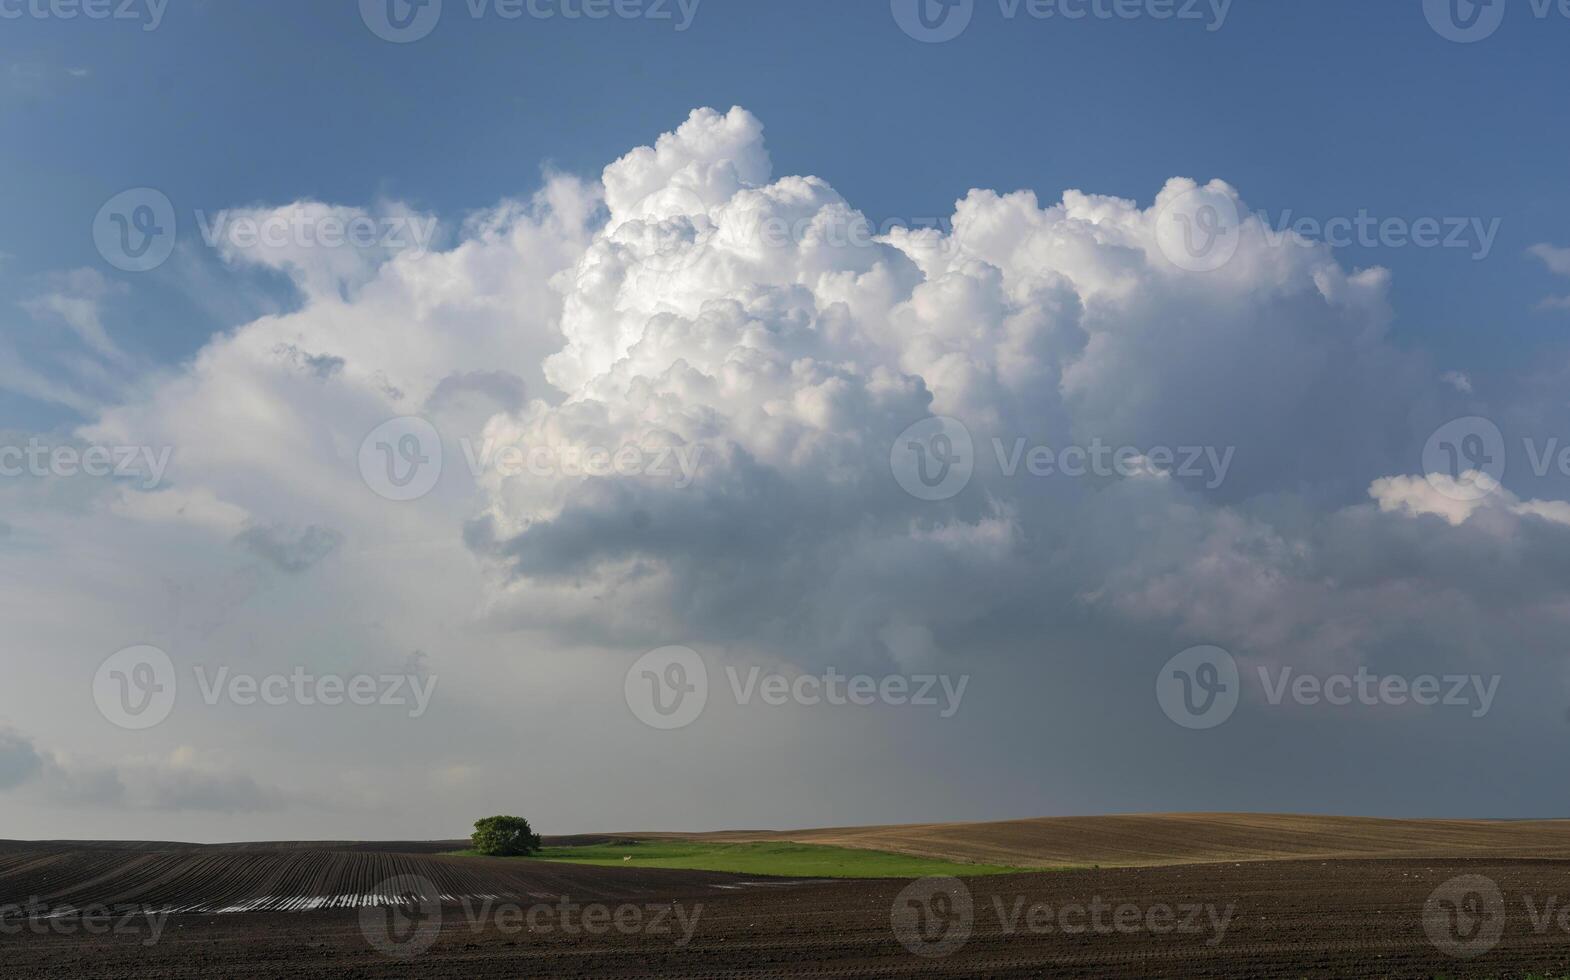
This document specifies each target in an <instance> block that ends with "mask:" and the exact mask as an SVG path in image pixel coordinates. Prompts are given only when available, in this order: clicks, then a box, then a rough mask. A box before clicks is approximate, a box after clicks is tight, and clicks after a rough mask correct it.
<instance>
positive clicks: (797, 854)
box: [458, 841, 1040, 878]
mask: <svg viewBox="0 0 1570 980" xmlns="http://www.w3.org/2000/svg"><path fill="white" fill-rule="evenodd" d="M458 853H460V854H472V852H470V851H460V852H458ZM534 859H536V860H541V861H561V862H565V863H568V864H595V865H600V866H602V867H607V868H682V869H685V870H689V871H729V872H734V873H736V874H746V875H774V876H778V877H786V878H924V877H926V876H928V875H949V876H953V877H959V876H968V875H999V874H1018V873H1020V872H1022V871H1026V870H1032V869H1026V868H1010V867H1005V866H1003V865H996V864H963V863H961V862H958V861H943V860H939V859H936V858H924V857H913V856H911V855H907V854H890V853H888V852H887V851H863V850H859V849H856V848H849V847H827V846H824V845H821V844H790V843H784V842H767V843H749V844H711V843H707V842H695V841H636V842H631V843H624V844H591V845H586V846H583V847H547V848H545V849H544V850H542V851H540V852H539V853H538V854H536V855H534ZM1034 870H1040V869H1039V868H1038V869H1034Z"/></svg>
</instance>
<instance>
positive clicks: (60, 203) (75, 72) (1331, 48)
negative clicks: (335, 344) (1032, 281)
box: [0, 0, 1570, 423]
mask: <svg viewBox="0 0 1570 980" xmlns="http://www.w3.org/2000/svg"><path fill="white" fill-rule="evenodd" d="M1510 2H1511V6H1512V7H1513V8H1516V9H1514V10H1513V11H1512V13H1513V17H1512V18H1509V19H1507V20H1506V22H1505V24H1504V26H1503V27H1502V28H1501V29H1500V31H1499V32H1498V33H1497V34H1496V35H1494V36H1493V37H1491V38H1489V39H1487V40H1486V41H1484V42H1481V43H1476V44H1456V43H1452V42H1450V41H1447V40H1445V39H1443V38H1441V37H1440V36H1438V35H1437V34H1436V33H1435V32H1434V31H1432V30H1431V29H1430V28H1429V26H1428V23H1427V21H1425V19H1424V16H1423V11H1422V9H1421V7H1420V5H1419V4H1417V3H1379V4H1370V3H1318V4H1301V3H1300V4H1264V3H1258V4H1241V3H1240V4H1236V5H1235V6H1233V7H1231V8H1230V9H1229V10H1228V11H1227V15H1226V17H1225V19H1224V21H1223V22H1222V25H1221V27H1220V29H1218V30H1214V31H1211V30H1209V29H1208V27H1209V24H1210V23H1212V22H1213V21H1214V18H1213V17H1211V18H1210V19H1208V20H1195V21H1177V20H1173V21H1157V20H1153V19H1148V18H1146V19H1139V20H1119V19H1095V18H1087V19H1084V20H1079V21H1065V20H1063V19H1061V18H1060V19H1057V20H1035V19H1031V18H1030V17H1028V16H1026V15H1025V14H1024V13H1023V11H1021V12H1020V13H1019V14H1018V15H1017V16H1016V17H1015V18H1014V19H1013V20H1008V19H1006V18H1005V17H1004V16H1003V14H1002V12H1001V11H1002V8H1001V7H1000V6H999V5H998V3H997V2H996V0H984V2H982V3H980V5H979V7H978V8H977V10H976V12H975V14H974V16H973V20H972V21H971V24H970V27H969V29H968V30H967V31H966V32H965V33H964V34H963V35H961V36H960V37H959V38H958V39H956V40H954V41H951V42H948V43H942V44H921V43H917V42H916V41H913V40H912V39H910V38H909V37H907V36H906V35H905V34H903V33H902V32H901V31H900V30H899V29H898V28H897V26H896V24H895V20H894V18H893V16H892V15H891V12H890V10H889V9H888V7H887V5H886V4H884V3H881V2H875V0H858V2H854V3H846V2H840V0H791V2H767V3H759V2H753V3H734V2H731V3H726V2H721V0H707V2H705V3H702V4H701V5H700V6H699V7H698V8H697V10H696V13H695V15H694V16H693V17H692V22H691V24H690V27H689V29H688V30H686V31H677V30H675V29H674V26H675V23H676V22H675V21H674V20H671V21H649V20H635V21H626V20H620V19H616V18H614V17H613V18H610V19H607V20H603V21H589V20H576V21H568V20H564V19H555V20H550V21H541V20H534V19H530V18H523V19H519V20H503V19H500V18H498V17H497V16H495V14H494V13H491V14H489V15H487V16H485V17H483V18H481V19H479V20H475V19H474V18H472V17H471V16H470V15H469V9H468V8H467V7H466V6H465V4H464V3H463V2H455V0H448V3H447V7H448V9H447V10H446V11H445V12H444V15H443V18H442V20H441V22H440V24H439V26H438V27H437V28H436V30H435V31H434V32H433V33H432V34H431V35H430V36H428V37H426V38H425V39H423V40H420V41H418V42H416V43H412V44H390V43H386V42H383V41H381V40H380V39H378V38H377V37H375V36H373V35H372V33H371V32H370V31H369V30H368V29H367V27H366V26H365V24H364V23H363V22H362V20H361V18H360V16H359V12H358V10H357V9H356V8H355V5H354V4H353V3H349V2H345V3H336V2H334V3H310V2H298V0H285V2H280V3H255V2H245V3H204V2H183V0H174V2H173V3H172V4H171V6H170V7H169V8H168V9H167V10H166V11H165V12H164V14H163V19H162V22H161V23H160V24H159V26H158V29H157V30H154V31H145V30H143V29H142V28H143V25H144V24H145V23H146V21H145V20H144V21H143V22H135V21H129V22H126V21H117V20H106V21H88V20H84V19H74V20H49V19H44V20H36V19H22V20H18V21H13V22H10V23H9V25H8V29H7V30H6V31H5V32H4V33H3V35H0V57H3V59H4V62H5V64H6V66H7V71H8V77H7V78H6V79H5V86H6V87H5V88H4V89H3V90H0V126H3V127H4V130H5V132H6V133H7V134H8V138H7V139H5V140H4V142H3V145H0V166H3V168H4V172H5V173H6V174H7V175H8V176H9V177H10V179H9V180H7V181H6V182H5V184H4V187H3V189H0V195H3V197H0V205H3V207H4V213H6V214H7V215H9V216H10V220H8V221H7V222H5V225H4V228H3V229H0V250H3V251H5V252H7V253H9V254H10V256H11V257H10V258H9V259H8V260H7V261H6V263H5V264H4V265H3V266H0V298H3V299H4V300H6V301H8V303H7V305H9V304H10V303H14V302H16V301H18V300H20V299H22V298H23V297H25V296H26V295H27V294H28V293H29V291H30V290H33V289H35V288H36V278H37V277H38V276H39V275H41V274H43V273H46V272H48V271H49V270H55V269H62V268H72V267H78V266H99V267H102V268H104V270H105V271H106V272H108V273H110V274H112V275H113V276H114V277H115V278H116V279H119V280H123V281H125V282H127V283H128V284H129V285H130V286H131V289H132V292H131V294H130V295H129V296H126V297H124V298H123V299H122V301H121V304H120V308H119V309H117V310H116V312H115V314H114V317H113V320H112V323H111V330H112V332H113V333H114V335H115V336H116V337H117V338H118V339H120V340H121V342H122V343H123V344H124V345H125V346H126V347H127V348H128V349H131V350H134V351H137V352H143V353H145V354H146V355H147V356H148V357H150V358H152V359H154V360H159V361H169V360H177V359H179V358H181V357H185V356H188V355H190V354H191V353H192V352H194V350H195V349H196V348H197V347H198V346H200V344H201V343H202V342H203V341H204V340H205V339H206V337H207V336H208V335H210V334H211V333H212V332H214V331H215V330H220V329H224V328H226V327H229V326H233V323H226V322H223V321H224V319H225V315H224V312H220V311H213V310H208V309H203V308H202V307H201V306H199V305H196V304H193V303H192V302H191V301H190V299H189V297H187V296H184V295H182V291H181V290H178V289H175V288H173V287H172V286H171V285H170V284H169V282H168V280H167V279H164V280H163V281H159V279H158V277H152V276H149V277H139V276H124V275H123V274H119V273H115V270H113V269H109V268H108V267H107V266H104V265H103V263H102V262H101V261H100V260H99V259H98V257H97V255H96V254H95V253H94V252H93V248H92V241H91V239H90V236H89V235H88V234H87V233H86V232H85V229H87V228H88V227H89V226H90V223H91V220H92V217H93V214H94V212H95V211H96V210H97V206H98V205H99V204H100V203H102V202H103V201H104V200H106V199H107V198H108V197H110V196H111V195H113V194H115V193H117V192H118V191H120V190H123V189H125V188H127V187H135V186H144V185H145V186H151V187H156V188H158V189H160V190H163V191H164V192H165V193H166V194H168V195H169V197H170V198H171V199H172V200H173V201H174V202H175V203H176V205H177V208H178V209H179V211H180V213H181V215H182V218H183V220H184V222H185V224H187V225H190V224H191V220H190V215H191V212H192V210H193V209H197V208H203V209H207V210H209V211H214V210H217V209H220V208H223V207H232V206H237V205H246V204H259V203H270V204H277V203H284V202H288V201H293V200H298V199H303V198H314V199H319V200H325V201H331V202H338V203H356V204H361V203H368V202H370V201H372V200H374V199H375V198H377V197H378V196H392V197H397V198H400V199H403V200H406V201H408V202H410V203H412V204H414V205H416V206H418V207H422V208H427V209H431V210H433V211H436V212H438V213H440V214H442V215H444V216H447V217H456V216H459V215H461V214H462V213H464V212H466V211H468V210H470V209H474V208H480V207H484V206H488V205H489V204H491V203H493V202H494V201H496V200H498V199H500V198H502V197H505V196H508V195H518V194H526V193H528V192H530V191H532V190H533V189H534V188H535V187H537V186H538V185H539V183H540V171H541V168H542V167H544V166H553V167H557V168H561V169H563V170H567V171H569V172H575V173H590V174H592V173H593V172H595V171H596V170H597V168H598V167H599V166H602V165H603V163H604V161H605V160H607V159H609V158H611V157H613V156H615V155H616V153H617V152H618V148H620V147H623V146H624V145H626V144H627V143H628V142H629V140H630V139H635V138H643V134H646V133H648V132H650V131H651V130H653V129H658V128H661V127H664V126H667V125H669V123H668V121H669V120H674V119H679V118H680V117H681V116H682V115H683V114H684V113H685V112H686V111H687V110H688V109H690V108H691V107H693V106H695V105H714V106H721V107H724V106H729V105H733V104H737V105H744V106H747V107H748V108H749V109H750V110H751V111H753V112H754V113H755V114H757V115H758V116H759V117H760V118H761V119H763V120H764V122H765V124H766V125H767V127H768V132H769V137H770V142H771V144H772V146H773V148H774V156H775V164H776V171H777V172H778V173H813V174H816V175H818V176H821V177H823V178H825V179H826V180H828V181H829V182H830V183H832V184H833V185H834V186H835V187H836V188H837V189H839V190H840V191H841V193H843V194H845V195H846V196H847V197H848V198H849V199H851V200H852V201H854V202H856V203H857V204H858V206H859V207H860V208H861V209H862V210H864V211H865V212H866V213H867V214H868V215H869V216H872V217H875V218H880V219H881V218H882V217H885V216H887V217H905V218H918V217H925V216H931V215H946V214H948V213H949V210H950V208H951V205H952V202H953V201H954V199H956V198H958V197H959V196H961V195H963V194H964V192H965V191H967V190H968V189H970V188H971V187H991V188H996V189H999V190H1009V189H1016V188H1030V189H1033V190H1036V191H1037V192H1038V193H1039V194H1040V195H1041V197H1042V199H1043V200H1055V199H1056V197H1057V195H1058V194H1059V193H1060V192H1061V191H1062V190H1063V189H1065V188H1082V189H1085V190H1090V191H1094V192H1098V193H1107V194H1117V195H1122V196H1128V197H1132V198H1134V199H1136V200H1141V201H1146V202H1148V200H1149V199H1150V197H1151V196H1152V194H1153V193H1154V189H1155V188H1157V187H1158V186H1159V185H1160V182H1161V181H1163V180H1165V179H1166V178H1167V177H1169V176H1172V175H1174V174H1183V175H1191V176H1194V177H1196V178H1198V179H1201V180H1205V179H1208V178H1210V177H1221V178H1223V179H1225V180H1227V181H1229V182H1230V183H1232V184H1233V185H1234V186H1236V187H1238V188H1239V189H1240V190H1241V191H1242V193H1243V195H1244V196H1245V198H1246V199H1247V201H1248V202H1249V204H1250V206H1251V207H1254V208H1263V209H1266V210H1268V211H1269V212H1270V213H1271V214H1280V213H1281V212H1282V211H1284V210H1286V209H1292V210H1293V212H1294V213H1296V214H1299V215H1308V216H1322V217H1323V218H1328V217H1331V216H1336V215H1351V214H1356V213H1357V212H1358V211H1359V210H1360V209H1367V210H1368V211H1369V212H1370V213H1372V214H1374V215H1377V216H1380V217H1387V216H1396V217H1408V218H1415V217H1417V216H1422V215H1432V216H1436V217H1449V216H1466V217H1474V216H1475V217H1478V218H1484V219H1488V220H1492V219H1494V218H1498V219H1500V221H1501V225H1500V232H1499V236H1498V241H1497V245H1496V247H1495V250H1494V252H1493V253H1492V254H1491V256H1490V258H1489V259H1488V260H1487V261H1483V262H1475V261H1473V260H1472V259H1471V258H1470V257H1469V255H1468V254H1467V253H1466V252H1464V251H1455V250H1446V249H1434V250H1421V249H1414V248H1406V249H1390V248H1385V249H1379V250H1377V254H1370V252H1369V250H1366V249H1359V248H1357V247H1355V246H1354V247H1352V248H1349V249H1347V250H1345V251H1346V253H1347V254H1345V255H1344V257H1343V260H1342V261H1343V262H1344V263H1347V264H1351V265H1361V264H1381V265H1385V266H1387V267H1389V268H1391V269H1392V270H1393V271H1394V272H1395V274H1396V276H1395V287H1394V290H1395V291H1394V296H1395V297H1396V299H1397V304H1396V305H1397V308H1398V311H1399V315H1398V319H1397V321H1396V330H1397V332H1398V335H1400V336H1401V337H1402V338H1411V339H1413V340H1421V342H1422V343H1423V344H1424V345H1425V346H1427V347H1428V348H1429V349H1431V350H1433V351H1435V352H1436V354H1437V355H1438V356H1440V357H1442V358H1444V359H1446V360H1447V361H1451V362H1454V364H1455V365H1458V366H1464V367H1465V368H1466V369H1467V370H1469V371H1471V372H1473V373H1475V374H1478V375H1487V374H1489V372H1491V371H1493V370H1495V369H1497V368H1499V367H1501V366H1510V367H1520V366H1521V365H1523V364H1524V363H1529V359H1530V358H1531V357H1533V356H1534V355H1533V354H1532V353H1531V352H1532V351H1535V350H1536V349H1537V346H1538V344H1539V343H1557V342H1558V340H1559V335H1560V334H1561V332H1562V331H1563V330H1564V328H1565V317H1564V315H1563V313H1562V312H1561V313H1560V314H1559V315H1546V314H1542V313H1535V312H1533V306H1534V305H1535V303H1536V301H1537V298H1538V294H1539V293H1543V292H1546V291H1548V290H1549V289H1550V282H1549V280H1550V277H1549V276H1548V274H1547V272H1546V270H1544V269H1543V268H1542V266H1541V264H1540V263H1537V262H1535V261H1534V260H1530V259H1528V258H1526V257H1524V255H1523V251H1524V249H1526V248H1527V247H1528V246H1529V245H1532V244H1534V243H1537V242H1541V241H1553V240H1557V239H1559V238H1564V237H1566V236H1565V235H1564V234H1563V231H1562V230H1563V229H1564V228H1565V227H1566V225H1567V223H1570V199H1567V198H1570V192H1567V189H1566V187H1565V184H1564V181H1563V179H1562V176H1563V173H1564V167H1565V164H1566V161H1567V160H1570V125H1567V123H1570V119H1567V118H1566V117H1567V113H1570V109H1567V106H1566V103H1565V100H1564V98H1563V91H1564V88H1563V85H1564V81H1565V78H1564V71H1565V69H1564V62H1563V59H1562V57H1561V54H1562V52H1563V50H1564V45H1565V43H1566V42H1567V40H1570V20H1566V19H1564V18H1560V17H1557V16H1555V17H1551V18H1549V19H1547V20H1539V19H1537V18H1535V17H1534V16H1531V13H1532V8H1531V7H1530V6H1529V3H1528V0H1519V2H1517V0H1510ZM1200 9H1201V11H1202V12H1203V11H1204V10H1205V8H1200ZM673 15H676V16H679V14H677V12H676V11H675V10H674V8H673ZM84 70H85V73H84ZM182 230H183V231H184V232H185V237H186V239H190V238H192V237H194V235H193V233H194V229H193V228H190V227H186V228H183V229H182ZM241 309H243V307H242V308H241ZM233 315H234V313H232V312H231V313H230V314H229V318H231V319H232V317H233ZM0 398H5V401H4V402H3V403H0V404H5V406H6V407H7V408H8V409H9V410H11V411H15V412H20V413H22V414H23V417H25V418H27V419H29V420H30V421H32V422H34V423H37V422H42V421H45V420H47V419H48V417H49V413H48V412H47V411H46V410H44V409H43V408H42V407H41V406H37V405H26V404H22V403H20V402H18V401H17V400H15V399H14V398H6V397H5V396H0Z"/></svg>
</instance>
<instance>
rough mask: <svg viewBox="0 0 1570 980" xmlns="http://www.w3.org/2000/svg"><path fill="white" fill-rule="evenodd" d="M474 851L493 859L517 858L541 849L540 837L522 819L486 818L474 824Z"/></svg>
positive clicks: (527, 822)
mask: <svg viewBox="0 0 1570 980" xmlns="http://www.w3.org/2000/svg"><path fill="white" fill-rule="evenodd" d="M470 839H471V840H472V841H473V843H474V849H475V850H476V851H479V852H480V853H481V854H486V855H491V856H493V857H516V856H518V855H520V854H533V853H534V852H535V851H538V850H539V849H540V835H539V834H536V833H535V832H534V831H533V830H532V829H531V828H530V827H529V821H527V820H525V819H523V818H522V817H507V816H502V817H485V818H483V819H480V820H476V821H475V822H474V836H473V837H472V838H470Z"/></svg>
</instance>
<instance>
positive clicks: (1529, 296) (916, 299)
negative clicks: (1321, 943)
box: [0, 0, 1570, 841]
mask: <svg viewBox="0 0 1570 980" xmlns="http://www.w3.org/2000/svg"><path fill="white" fill-rule="evenodd" d="M0 20H3V21H4V23H3V24H0V132H3V134H4V137H3V138H0V171H3V172H4V173H5V174H6V175H7V176H8V178H9V179H7V180H5V181H3V182H0V208H3V213H4V214H5V215H6V216H7V218H8V220H6V221H5V222H3V223H0V612H3V614H4V621H5V622H6V623H7V628H6V629H5V630H4V631H0V637H3V638H0V657H3V658H4V664H5V667H6V668H7V671H8V679H9V683H8V684H6V685H0V836H6V837H20V838H45V837H51V838H52V837H78V838H107V837H134V838H143V839H181V840H194V841H216V840H256V839H347V838H386V839H407V838H431V837H454V836H460V835H462V834H463V833H465V832H466V830H467V828H468V826H469V825H470V824H471V823H472V821H473V820H474V819H476V818H477V817H479V816H483V815H485V814H488V813H495V812H518V813H522V814H524V815H526V816H528V817H529V818H530V819H531V820H532V821H533V822H534V823H535V825H536V827H537V828H538V829H541V830H544V831H545V832H547V833H572V832H593V831H613V830H638V829H643V830H655V829H692V830H702V829H719V828H726V827H793V826H797V827H799V826H824V825H846V824H855V823H893V822H926V821H936V820H961V819H1002V818H1012V817H1026V816H1044V815H1054V814H1086V813H1102V812H1131V811H1173V810H1261V811H1293V812H1326V813H1330V812H1334V813H1354V814H1368V815H1399V816H1482V817H1532V816H1550V815H1560V814H1562V812H1563V811H1564V810H1565V808H1566V804H1567V797H1570V790H1566V789H1565V788H1564V787H1562V786H1561V785H1559V784H1558V783H1556V782H1555V781H1553V780H1545V779H1542V778H1541V774H1542V773H1543V772H1551V771H1553V768H1552V767H1553V766H1554V764H1555V763H1556V762H1557V759H1558V753H1557V751H1556V750H1557V747H1558V745H1559V744H1560V742H1561V740H1562V739H1563V738H1564V737H1565V735H1566V733H1567V726H1570V689H1567V688H1570V673H1567V671H1566V667H1567V663H1566V661H1565V653H1564V639H1563V638H1564V637H1565V636H1566V635H1567V634H1570V630H1567V627H1570V598H1567V592H1566V586H1567V585H1570V453H1567V452H1566V449H1567V447H1570V425H1567V422H1570V419H1567V411H1566V409H1567V404H1570V403H1567V400H1566V398H1565V397H1564V396H1563V394H1562V392H1563V390H1564V385H1565V382H1566V380H1567V367H1570V346H1567V345H1566V343H1565V342H1564V340H1563V339H1562V335H1563V333H1564V331H1565V330H1566V329H1567V327H1570V221H1567V219H1570V189H1567V188H1566V184H1565V180H1564V174H1565V173H1566V163H1567V162H1570V126H1567V125H1566V123H1567V118H1566V117H1567V115H1570V110H1567V108H1566V104H1565V101H1564V98H1563V93H1564V91H1565V81H1566V73H1567V63H1566V61H1565V59H1564V57H1563V51H1564V45H1565V44H1566V42H1567V41H1570V11H1566V10H1562V9H1561V8H1560V7H1559V6H1557V5H1553V4H1548V3H1546V2H1544V0H1494V2H1493V3H1479V4H1474V3H1472V2H1469V0H1403V2H1398V3H1382V4H1369V3H1359V2H1341V0H1327V2H1324V3H1316V4H1262V3H1260V4H1254V3H1250V4H1244V3H1236V2H1232V3H1229V2H1226V0H1199V2H1191V0H1137V2H1136V0H1034V2H1032V0H1019V2H1018V3H1016V2H1014V0H865V2H856V3H845V2H836V0H790V2H767V3H764V2H756V3H754V2H749V3H742V2H735V0H730V2H722V0H696V2H695V0H684V2H678V0H529V2H520V0H440V2H436V0H427V2H425V3H423V4H411V3H409V2H407V0H330V2H307V0H278V2H270V3H261V2H240V3H214V2H203V0H167V2H165V0H114V2H113V3H105V2H103V0H79V2H78V0H0Z"/></svg>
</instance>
